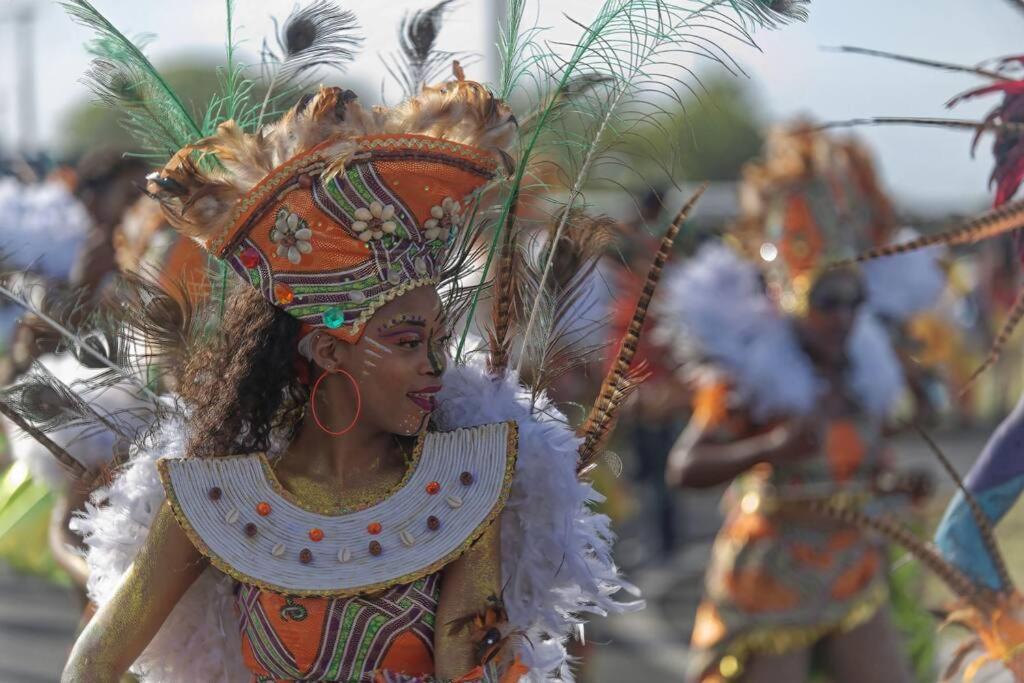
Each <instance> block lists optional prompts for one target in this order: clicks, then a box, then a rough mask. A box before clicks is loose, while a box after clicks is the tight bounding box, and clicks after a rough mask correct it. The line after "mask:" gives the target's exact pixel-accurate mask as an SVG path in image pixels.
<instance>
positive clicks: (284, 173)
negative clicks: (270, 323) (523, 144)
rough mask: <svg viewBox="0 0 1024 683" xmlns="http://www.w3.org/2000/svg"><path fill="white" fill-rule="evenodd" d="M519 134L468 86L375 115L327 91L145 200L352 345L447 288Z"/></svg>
mask: <svg viewBox="0 0 1024 683" xmlns="http://www.w3.org/2000/svg"><path fill="white" fill-rule="evenodd" d="M459 75H460V76H461V74H459ZM515 131H516V123H515V118H514V117H513V116H512V114H511V111H510V109H509V108H508V106H507V105H505V104H504V103H503V102H500V101H499V100H497V99H495V98H494V97H493V96H492V95H491V94H490V93H489V92H488V91H487V90H486V89H485V88H484V87H483V86H481V85H479V84H477V83H473V82H470V81H466V80H464V79H462V78H459V79H457V80H453V81H451V82H449V83H446V84H444V85H442V86H439V87H432V88H425V89H424V90H423V92H422V93H421V94H420V95H418V96H417V97H414V98H410V99H409V100H407V101H406V102H404V103H402V104H401V105H400V106H398V107H395V108H393V109H384V108H376V109H374V110H373V111H370V112H367V111H365V110H363V109H362V107H360V106H359V103H358V101H357V100H356V96H355V94H354V93H352V92H351V91H347V90H342V89H340V88H321V89H320V91H319V92H318V93H317V94H316V95H314V96H312V97H310V98H304V99H303V100H302V101H301V102H300V103H299V104H298V105H296V107H294V108H293V109H292V110H291V111H289V112H288V113H287V114H286V115H285V116H284V117H283V118H282V119H281V120H280V121H278V122H277V123H275V124H272V125H269V126H267V127H265V128H264V129H263V130H261V131H260V132H258V133H254V134H250V133H244V132H242V131H241V130H239V129H238V127H237V126H236V125H235V124H233V123H232V122H227V123H224V124H221V126H220V128H219V129H218V131H217V134H216V135H214V136H211V137H209V138H205V139H203V140H201V141H199V142H197V143H195V144H193V145H190V146H188V147H186V148H184V149H182V150H181V151H179V152H178V153H177V154H175V156H174V158H173V159H172V160H171V161H170V163H168V164H167V165H166V166H165V167H164V169H163V170H162V171H161V172H159V173H155V174H153V175H151V176H150V177H149V185H148V189H149V191H150V193H151V194H152V195H153V196H155V197H156V198H158V199H159V200H160V202H161V203H162V205H163V206H164V210H165V213H166V215H167V217H168V220H169V221H170V222H171V224H172V225H174V226H175V227H176V228H177V229H178V230H180V231H182V232H183V233H185V234H187V235H189V236H190V237H193V238H194V239H196V240H198V241H199V242H200V243H201V244H203V246H204V247H205V248H206V249H207V250H208V251H210V253H211V254H213V255H214V256H216V257H217V258H220V259H223V260H225V261H226V262H227V263H228V264H230V266H231V267H232V268H233V269H234V270H235V271H236V272H237V273H238V274H239V275H240V276H241V277H242V278H243V279H245V280H246V281H248V282H249V283H250V284H252V285H253V286H254V287H256V288H257V289H258V290H259V291H260V292H261V293H263V295H264V296H265V297H266V298H267V299H268V300H269V301H270V302H271V303H273V304H275V305H277V306H280V307H281V308H283V309H284V310H286V311H287V312H289V313H290V314H292V315H294V316H295V317H296V318H298V319H300V320H302V321H303V322H304V323H306V324H307V325H310V326H315V327H325V328H327V329H328V331H330V332H331V333H332V334H334V335H336V336H338V337H340V338H342V339H347V340H355V339H358V337H359V335H360V334H361V332H362V329H363V326H364V324H365V322H366V321H367V320H368V319H369V318H370V317H371V316H372V315H373V314H374V313H375V312H376V310H377V309H378V308H380V307H381V306H382V305H383V304H385V303H387V302H388V301H391V300H392V299H394V298H395V297H397V296H399V295H400V294H402V293H404V292H406V291H408V290H409V289H412V288H413V287H417V286H421V285H425V284H438V283H439V282H441V280H442V279H444V277H445V275H446V272H447V271H446V268H445V266H446V263H447V262H448V258H447V257H448V256H449V251H450V250H452V249H453V248H454V249H455V250H456V251H458V250H459V249H462V250H465V249H469V248H471V247H472V244H473V240H472V239H471V238H470V236H468V235H467V234H465V233H462V232H460V228H461V227H464V223H465V219H464V217H463V215H462V214H463V210H464V209H467V208H469V205H470V204H471V203H472V202H473V200H474V196H475V194H476V192H477V191H478V190H479V189H480V188H482V187H483V186H484V185H485V184H486V183H487V182H488V181H490V180H491V179H492V178H493V177H494V174H495V171H496V168H497V165H498V162H499V161H500V159H501V156H500V155H501V154H502V153H503V152H504V151H505V150H506V149H507V148H509V147H510V144H511V142H512V141H513V139H514V137H515ZM206 155H209V156H212V157H213V158H216V160H217V162H218V163H217V165H215V166H214V165H212V164H203V163H202V161H203V159H204V158H205V157H206ZM456 260H458V259H456Z"/></svg>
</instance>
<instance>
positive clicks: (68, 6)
mask: <svg viewBox="0 0 1024 683" xmlns="http://www.w3.org/2000/svg"><path fill="white" fill-rule="evenodd" d="M60 4H61V6H62V7H63V8H64V10H65V11H66V12H67V13H68V15H69V16H70V17H71V18H72V19H73V20H75V21H76V22H78V23H79V24H81V25H82V26H85V27H86V28H89V29H91V30H92V31H94V32H95V35H96V37H95V39H94V40H93V41H92V42H91V43H90V50H91V51H92V52H93V53H94V54H95V55H96V56H95V59H94V60H93V63H92V68H91V69H90V71H89V73H88V74H87V76H86V82H87V83H88V84H89V86H90V87H91V88H92V89H93V91H94V92H95V93H96V94H97V96H98V97H99V98H100V99H101V100H102V101H103V102H104V103H106V104H107V105H109V106H110V107H112V108H114V109H116V110H118V111H120V112H122V113H123V116H124V121H123V122H124V125H125V127H126V128H127V129H128V131H129V132H130V133H131V134H132V135H133V137H135V138H136V141H137V142H138V143H139V145H140V146H141V147H142V149H143V150H144V152H143V154H142V155H141V156H144V157H147V158H150V159H153V160H154V161H162V160H166V159H167V158H169V157H170V156H171V155H172V154H174V153H175V152H177V151H178V150H179V149H181V148H182V147H185V146H186V145H188V144H190V143H193V142H195V141H196V140H198V139H199V138H201V137H202V135H203V131H202V129H201V128H200V127H199V125H198V124H197V123H196V122H195V120H194V119H193V118H192V115H191V114H190V113H189V111H188V109H187V108H186V107H185V105H184V103H182V101H181V100H180V99H179V98H178V96H177V94H175V92H174V90H173V89H172V88H171V87H170V85H168V84H167V82H166V81H165V80H164V79H163V77H162V76H161V75H160V73H159V72H158V71H157V70H156V69H155V68H154V67H153V64H152V63H151V62H150V61H149V59H148V58H147V57H146V55H145V54H144V53H143V52H142V49H141V48H140V47H139V46H138V45H136V44H135V43H134V42H132V41H131V40H129V39H128V38H127V37H126V36H125V35H124V34H123V33H121V31H119V30H118V29H117V27H115V26H114V25H113V24H112V23H110V21H109V20H107V18H106V17H104V16H103V15H102V14H101V13H100V12H99V10H97V9H96V8H95V7H94V6H93V5H92V3H90V2H88V0H62V1H61V3H60ZM140 42H141V41H140Z"/></svg>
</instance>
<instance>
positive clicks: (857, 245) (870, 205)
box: [731, 121, 896, 311]
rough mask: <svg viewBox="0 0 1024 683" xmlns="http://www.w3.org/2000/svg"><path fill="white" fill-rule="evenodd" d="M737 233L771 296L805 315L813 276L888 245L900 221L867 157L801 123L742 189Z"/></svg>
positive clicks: (775, 134) (774, 135) (781, 133)
mask: <svg viewBox="0 0 1024 683" xmlns="http://www.w3.org/2000/svg"><path fill="white" fill-rule="evenodd" d="M739 199H740V217H739V219H738V220H737V223H736V225H735V227H734V230H733V231H732V233H731V234H733V235H735V237H736V239H737V240H738V244H739V246H740V248H741V251H743V252H744V254H745V255H746V256H748V257H749V258H752V259H754V260H757V261H760V262H761V263H762V265H763V269H764V271H765V274H766V279H767V284H768V288H769V293H770V294H771V295H772V298H774V299H775V300H776V301H777V302H778V303H779V304H780V305H781V306H782V308H783V309H785V310H787V311H802V310H803V308H804V306H805V305H806V295H807V293H808V291H809V289H810V287H811V285H812V284H813V277H814V276H815V274H816V273H817V272H818V271H820V270H821V269H822V268H823V267H824V266H825V265H826V264H827V263H828V262H830V261H834V260H835V259H837V258H841V257H842V256H844V255H852V254H856V253H858V252H860V251H862V250H864V249H866V248H868V247H869V246H871V245H875V244H887V243H888V242H889V241H890V240H891V239H892V237H893V235H894V233H895V226H896V221H895V218H894V215H893V210H892V207H891V205H890V204H889V200H888V198H887V197H886V196H885V194H884V193H883V192H882V190H881V188H880V186H879V182H878V179H877V176H876V174H875V171H874V167H873V164H872V163H871V159H870V156H869V155H868V153H867V151H866V150H865V149H864V148H863V147H862V146H861V145H860V144H859V143H857V142H856V141H855V140H852V139H838V138H835V137H832V136H830V135H828V134H826V133H824V132H821V131H820V130H817V129H815V128H814V126H813V125H811V124H810V123H808V122H803V121H799V122H797V123H794V124H791V125H787V126H785V127H781V128H776V129H774V130H772V131H771V132H770V133H769V135H768V140H767V143H766V145H765V150H764V154H763V156H762V158H761V159H759V160H757V161H754V162H751V163H749V164H747V165H746V166H745V167H744V169H743V175H742V178H741V180H740V186H739Z"/></svg>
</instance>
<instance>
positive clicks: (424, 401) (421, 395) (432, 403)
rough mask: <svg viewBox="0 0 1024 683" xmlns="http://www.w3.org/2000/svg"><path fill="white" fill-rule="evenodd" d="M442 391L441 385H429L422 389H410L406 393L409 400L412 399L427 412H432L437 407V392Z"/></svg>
mask: <svg viewBox="0 0 1024 683" xmlns="http://www.w3.org/2000/svg"><path fill="white" fill-rule="evenodd" d="M439 391H441V387H427V388H425V389H420V390H419V391H410V392H409V393H407V394H406V396H408V397H409V400H410V401H412V402H413V403H415V404H416V405H417V407H419V409H420V410H422V411H424V412H426V413H432V412H434V410H435V409H436V408H437V397H436V396H435V395H436V394H437V392H439Z"/></svg>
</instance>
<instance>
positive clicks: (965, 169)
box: [0, 0, 1024, 210]
mask: <svg viewBox="0 0 1024 683" xmlns="http://www.w3.org/2000/svg"><path fill="white" fill-rule="evenodd" d="M498 1H499V0H462V2H461V3H460V6H459V7H458V9H457V11H456V12H454V13H453V14H452V16H451V17H450V19H449V21H448V23H447V25H446V28H445V30H444V32H443V33H442V47H445V48H448V49H452V50H463V51H472V52H479V53H483V54H484V55H485V58H484V61H483V62H482V63H481V64H480V65H479V66H478V67H475V68H474V69H473V71H472V72H471V73H470V76H471V77H475V78H478V79H481V80H485V79H487V78H489V77H490V74H491V73H492V71H491V68H492V64H491V62H490V60H489V58H488V55H490V54H491V47H490V45H491V44H493V36H494V32H493V29H491V28H490V27H491V26H492V25H493V23H494V22H493V21H491V16H492V8H493V6H494V5H495V4H496V3H497V2H498ZM93 2H94V4H95V5H96V6H97V7H98V8H99V9H100V10H101V11H103V12H104V13H105V14H106V15H107V16H108V17H109V18H110V19H111V20H112V21H113V22H114V23H115V24H116V25H118V26H119V27H120V28H121V29H122V30H124V31H125V32H126V33H128V34H129V35H137V34H139V33H154V34H157V40H156V41H155V42H154V43H153V44H152V46H151V47H150V49H149V54H150V56H151V57H152V58H154V61H156V62H157V63H159V62H160V60H161V59H163V58H166V57H168V56H178V55H181V54H183V53H184V54H207V55H217V54H219V53H220V51H221V50H222V44H223V40H224V29H223V3H222V2H219V1H217V0H132V1H130V2H126V1H122V0H117V1H115V0H93ZM341 4H343V6H345V7H347V8H349V9H351V10H353V11H354V12H355V13H356V14H357V16H358V17H359V19H360V21H361V23H362V25H363V27H364V29H365V35H366V37H367V40H366V44H365V46H364V50H363V54H362V56H361V57H360V59H358V60H357V61H356V63H355V64H354V65H353V66H352V68H351V69H350V73H356V74H358V75H359V80H360V81H362V82H372V83H375V84H376V83H380V82H381V80H382V76H383V73H382V69H381V66H380V60H379V58H378V54H379V53H380V52H382V51H388V50H390V49H391V48H392V46H393V44H394V37H393V36H394V31H395V27H396V26H397V24H398V21H399V19H400V17H401V16H402V14H403V13H404V12H405V11H406V10H410V9H417V8H422V7H426V6H429V5H430V4H432V1H431V0H426V1H425V2H410V1H407V0H348V1H347V2H342V3H341ZM597 4H598V3H597V2H596V0H539V2H538V1H537V0H535V2H534V4H533V6H534V7H537V6H538V5H539V7H540V9H539V10H537V16H538V17H539V22H540V23H541V24H543V25H546V26H550V27H552V31H551V33H550V36H551V38H552V39H554V40H572V39H573V38H574V36H575V35H577V34H578V29H577V28H575V27H573V26H572V24H571V23H570V22H568V21H567V20H566V19H565V17H563V16H562V12H565V13H566V14H568V15H570V16H572V17H574V18H579V19H581V20H584V21H585V20H587V19H589V17H590V16H591V15H592V14H593V12H594V11H595V6H596V5H597ZM26 5H27V6H31V7H32V8H33V9H34V10H35V11H36V14H37V22H36V26H35V32H34V39H35V51H34V56H35V64H36V89H37V92H36V98H37V110H38V120H37V128H38V137H39V139H40V140H41V142H42V144H44V145H45V144H48V143H52V142H54V141H56V140H57V139H59V134H58V130H57V127H58V125H59V121H60V116H61V113H62V112H63V111H64V110H65V109H66V108H67V107H69V106H70V105H72V104H74V103H76V102H78V101H81V100H82V99H83V98H86V97H88V93H87V91H86V89H85V87H84V86H83V85H82V84H81V83H80V82H79V78H80V76H81V74H82V73H83V72H84V71H85V69H86V67H87V65H88V56H87V55H86V54H85V52H84V50H83V49H82V47H81V46H82V43H83V42H84V41H85V40H86V39H87V38H88V37H89V36H88V32H87V31H86V30H85V29H83V28H81V27H79V26H77V25H75V24H73V23H72V22H71V21H70V20H69V19H68V18H67V17H66V16H65V15H64V13H63V11H62V10H61V9H60V7H59V6H58V5H57V4H56V2H52V1H51V0H0V18H2V17H3V15H4V14H5V13H6V12H8V11H9V10H11V9H13V8H15V7H20V6H26ZM237 7H238V10H237V12H238V18H239V21H240V23H241V24H242V25H243V31H242V32H243V33H244V35H245V36H246V37H247V38H248V39H249V40H248V43H247V45H246V47H247V53H248V55H249V56H250V58H252V59H253V60H255V53H256V48H257V47H258V46H259V43H260V41H261V40H262V38H263V37H264V36H265V35H268V34H269V32H270V20H269V17H270V16H271V15H276V16H278V17H281V18H283V17H284V16H285V15H287V13H288V11H289V10H290V9H291V7H292V2H291V0H237ZM810 11H811V17H810V20H809V21H808V22H807V23H806V24H797V25H793V26H787V27H784V28H782V29H780V30H778V31H775V32H768V31H762V32H760V33H759V34H758V35H757V39H758V42H759V44H760V47H761V49H762V52H758V51H756V50H753V49H749V48H734V49H732V50H731V53H732V54H733V56H734V57H736V58H737V59H738V61H739V62H740V63H741V64H742V65H743V67H744V68H745V69H746V70H747V72H748V74H749V77H750V79H751V81H752V83H753V85H754V88H755V91H756V92H757V94H758V97H759V98H760V101H761V102H762V103H763V104H764V105H765V107H766V110H767V115H768V116H769V117H770V119H771V120H784V119H785V118H788V117H791V116H794V115H796V114H808V115H811V116H813V117H814V118H816V119H818V120H822V121H829V120H838V119H847V118H853V117H861V116H872V115H874V116H881V115H914V116H942V115H946V112H945V111H944V102H945V100H946V99H948V97H950V96H952V95H954V94H956V93H958V92H960V91H962V90H965V89H967V88H970V87H972V86H974V85H976V84H978V83H979V80H978V79H976V78H973V77H971V76H969V75H961V74H949V73H945V72H939V71H933V70H927V69H923V68H919V67H913V66H910V65H903V64H896V63H893V62H888V61H882V60H878V59H872V58H868V57H860V56H854V55H845V54H835V53H831V52H826V51H823V50H822V49H821V48H822V47H823V46H835V45H841V44H848V45H856V46H860V47H869V48H875V49H882V50H889V51H895V52H902V53H906V54H911V55H916V56H922V57H933V58H937V59H942V60H945V61H953V62H961V63H969V64H971V63H977V62H980V61H982V60H985V59H988V58H992V57H997V56H1001V55H1006V54H1019V53H1020V52H1021V51H1022V48H1024V45H1021V41H1020V36H1021V35H1022V29H1024V14H1022V13H1021V12H1019V11H1017V10H1014V9H1013V8H1012V7H1011V5H1010V3H1008V2H1005V0H974V1H973V2H964V0H857V1H856V2H854V1H851V0H814V2H812V4H811V7H810ZM15 49H16V41H15V40H13V28H12V25H11V24H10V23H9V22H8V23H0V145H4V146H10V145H11V144H12V143H13V141H14V140H15V136H16V135H17V134H18V132H17V130H16V123H15V121H16V118H15V110H14V107H13V103H12V102H11V98H12V97H13V93H14V91H15V85H14V84H15V65H16V64H17V60H16V59H15V54H14V51H15ZM330 82H338V83H339V84H343V83H344V77H338V76H332V77H331V79H330ZM995 102H996V100H995V98H992V99H988V100H984V101H980V102H977V103H972V104H970V105H967V106H962V107H959V108H958V109H957V110H956V111H954V112H953V114H952V115H953V116H956V117H958V118H959V117H962V118H967V117H971V116H974V117H978V116H981V115H983V114H984V112H985V111H986V110H987V109H988V108H989V107H990V106H992V105H994V104H995ZM860 134H861V136H862V137H863V138H864V139H865V140H866V141H867V143H868V144H869V145H870V146H871V147H872V149H873V150H874V153H875V155H876V157H877V159H878V161H879V165H880V166H881V168H882V172H883V175H884V177H885V179H886V182H887V186H888V187H889V188H890V190H891V191H892V192H893V193H894V194H895V195H896V196H897V197H898V199H899V200H900V201H901V202H902V203H904V204H905V205H911V206H916V207H920V206H921V205H922V204H927V205H930V206H939V205H941V206H942V207H944V208H945V207H948V208H952V209H957V208H959V209H961V210H971V209H973V208H976V207H977V206H979V205H982V204H984V203H985V202H986V201H987V199H986V198H987V197H988V192H987V189H986V178H987V175H988V173H989V172H990V170H991V154H990V152H989V143H987V142H983V144H982V147H981V148H980V149H979V153H978V156H977V159H975V160H971V159H970V158H969V143H970V134H968V133H964V132H949V131H945V130H924V129H912V128H903V127H900V128H884V129H883V128H871V129H867V128H865V129H861V130H860Z"/></svg>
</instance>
